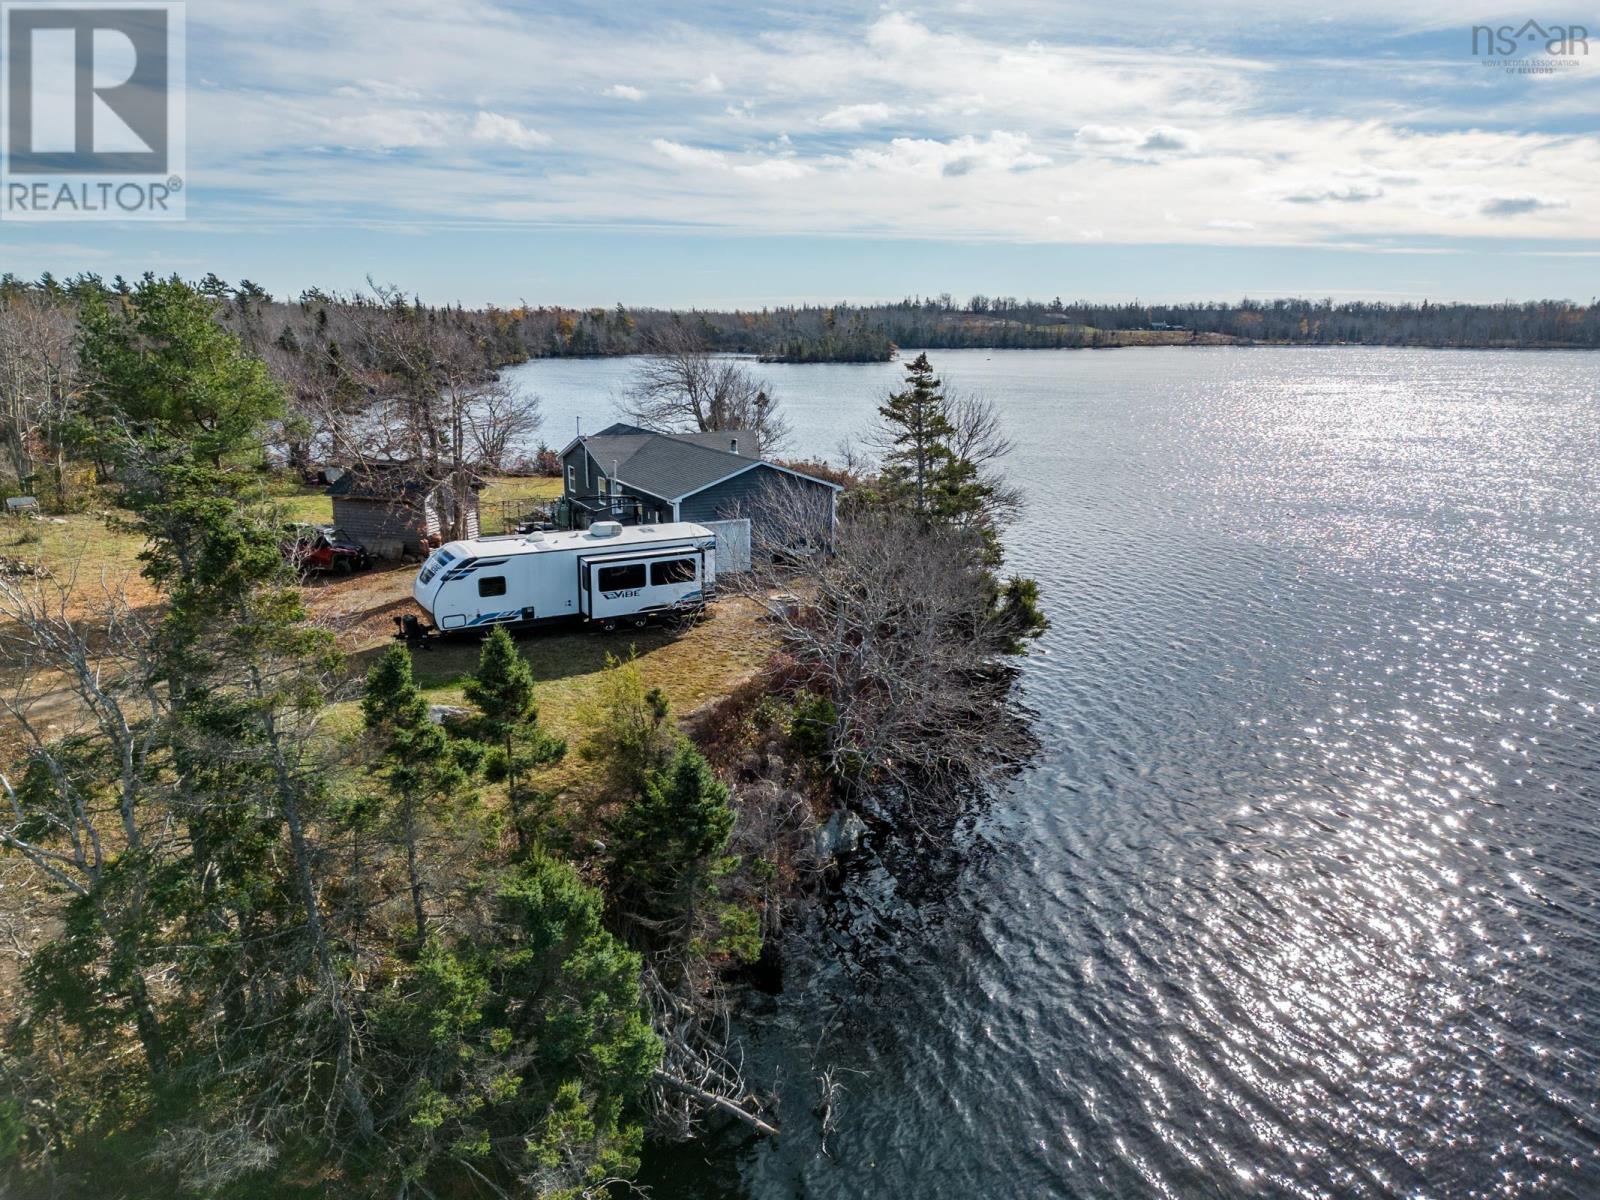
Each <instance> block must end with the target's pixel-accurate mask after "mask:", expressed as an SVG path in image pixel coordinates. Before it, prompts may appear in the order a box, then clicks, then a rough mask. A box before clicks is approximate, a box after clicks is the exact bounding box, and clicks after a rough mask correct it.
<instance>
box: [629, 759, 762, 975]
mask: <svg viewBox="0 0 1600 1200" xmlns="http://www.w3.org/2000/svg"><path fill="white" fill-rule="evenodd" d="M733 821H734V814H733V809H732V807H731V806H730V805H729V803H728V786H727V785H726V784H725V783H723V782H722V781H721V780H719V779H718V778H717V777H716V775H715V773H714V772H713V771H712V770H711V764H710V763H708V762H707V761H706V760H705V757H704V756H703V755H702V754H701V753H700V752H699V751H698V750H696V749H695V748H694V747H693V746H691V745H690V744H689V743H688V742H687V741H683V742H681V743H680V744H679V746H678V748H677V752H676V753H675V754H674V755H673V757H672V760H671V761H670V762H669V763H668V764H667V765H666V766H665V767H663V768H661V769H660V770H658V771H656V772H654V773H653V774H652V775H651V777H650V779H649V780H648V781H647V782H646V784H645V787H644V791H643V792H642V793H641V794H640V795H638V796H636V797H635V798H634V799H633V800H632V801H631V802H630V803H629V804H627V805H626V807H624V809H623V810H622V813H621V814H620V815H619V816H618V817H617V819H616V820H615V821H614V822H613V823H612V826H611V837H612V852H611V854H612V858H611V880H612V884H611V886H612V896H613V899H614V901H615V904H616V908H617V912H618V914H619V916H620V917H621V918H622V920H623V922H624V924H625V925H627V926H628V927H630V928H631V929H633V930H634V931H635V932H636V934H637V937H638V941H639V942H640V943H641V944H643V945H645V946H646V947H647V948H650V949H652V950H666V949H669V948H677V949H684V950H688V951H690V952H692V953H694V954H706V953H718V952H721V953H729V952H731V953H735V954H738V955H740V956H742V957H754V956H755V955H756V954H757V953H759V952H760V937H759V932H758V929H757V927H756V924H755V921H754V917H753V914H750V913H748V912H747V911H745V910H743V909H740V908H739V907H738V906H736V905H731V904H727V903H725V902H724V901H723V900H722V898H721V895H720V888H719V883H720V881H721V880H722V879H723V878H724V877H725V876H726V875H727V874H728V873H729V871H731V870H732V869H733V867H734V866H735V865H736V863H737V860H736V859H735V858H733V857H730V856H729V855H728V854H727V848H728V840H729V838H730V837H731V836H732V833H733Z"/></svg>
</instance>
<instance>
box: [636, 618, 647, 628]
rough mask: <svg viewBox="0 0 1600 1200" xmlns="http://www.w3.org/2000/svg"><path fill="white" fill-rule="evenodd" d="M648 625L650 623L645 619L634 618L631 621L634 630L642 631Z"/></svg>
mask: <svg viewBox="0 0 1600 1200" xmlns="http://www.w3.org/2000/svg"><path fill="white" fill-rule="evenodd" d="M648 624H650V621H649V618H647V617H635V618H634V619H633V627H634V628H635V629H643V628H644V627H645V626H646V625H648Z"/></svg>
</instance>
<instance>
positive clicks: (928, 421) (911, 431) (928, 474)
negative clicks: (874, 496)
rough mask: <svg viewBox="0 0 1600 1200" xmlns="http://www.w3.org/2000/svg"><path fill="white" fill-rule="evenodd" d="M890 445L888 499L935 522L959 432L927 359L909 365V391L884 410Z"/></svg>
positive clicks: (882, 484) (885, 481)
mask: <svg viewBox="0 0 1600 1200" xmlns="http://www.w3.org/2000/svg"><path fill="white" fill-rule="evenodd" d="M878 415H879V416H880V417H881V418H882V420H883V428H884V434H885V437H886V440H887V446H886V448H885V454H884V462H883V470H882V472H881V473H880V474H879V477H878V488H879V492H880V494H881V496H882V498H883V499H884V500H885V501H887V502H888V503H889V504H891V505H894V506H895V507H897V508H904V509H908V510H909V511H911V512H912V513H914V514H915V515H916V516H917V517H918V518H919V519H920V520H922V521H924V522H927V521H930V520H932V519H933V517H934V515H935V513H936V511H937V506H938V501H939V490H940V487H941V481H942V480H943V478H944V477H945V475H946V473H947V472H949V470H950V469H951V466H952V458H953V455H952V452H951V449H950V444H951V442H952V440H953V439H954V437H955V429H954V428H953V427H952V426H951V424H950V421H949V419H948V418H947V417H946V415H945V399H944V391H943V385H942V384H941V383H940V381H939V380H938V379H937V378H936V377H935V376H934V373H933V365H932V364H931V363H930V362H929V361H928V356H927V355H926V354H919V355H917V357H916V358H915V359H913V360H912V361H911V362H910V363H908V364H907V365H906V388H905V390H904V391H901V392H894V393H892V394H891V395H890V396H889V398H888V399H887V400H886V401H885V402H884V403H883V404H882V405H880V406H879V408H878Z"/></svg>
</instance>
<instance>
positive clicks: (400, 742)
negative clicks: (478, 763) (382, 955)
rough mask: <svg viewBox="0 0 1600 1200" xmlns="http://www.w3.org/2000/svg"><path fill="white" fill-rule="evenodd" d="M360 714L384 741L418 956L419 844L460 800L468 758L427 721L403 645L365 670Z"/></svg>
mask: <svg viewBox="0 0 1600 1200" xmlns="http://www.w3.org/2000/svg"><path fill="white" fill-rule="evenodd" d="M361 712H362V715H363V716H364V717H365V718H366V725H367V729H368V730H369V731H370V732H372V733H374V734H377V735H378V736H379V737H381V738H382V739H383V760H382V769H383V771H384V774H385V777H386V778H385V781H386V783H387V784H388V787H389V792H390V794H391V796H392V797H393V799H394V806H393V810H392V812H391V814H390V817H391V822H390V823H391V825H392V827H393V830H394V833H395V836H396V838H397V839H398V841H399V842H400V845H401V846H402V847H403V848H404V850H405V856H406V879H407V884H408V886H409V890H410V893H411V913H412V921H413V923H414V925H415V930H416V933H415V939H414V945H415V949H416V952H417V953H418V954H421V953H422V948H423V946H424V945H425V944H426V942H427V940H428V919H427V912H426V909H425V906H424V904H423V892H424V883H423V877H422V869H421V864H420V861H419V859H420V855H421V850H422V844H423V842H424V841H425V840H427V838H428V837H429V836H430V834H431V833H432V831H433V830H434V829H436V828H437V827H438V826H439V825H440V824H441V823H446V822H447V821H448V818H449V817H450V815H451V810H452V809H453V808H454V807H455V806H456V804H457V803H458V802H459V801H460V800H461V799H462V794H463V793H464V792H465V791H466V788H467V785H468V784H469V782H470V781H471V776H470V774H469V772H468V770H467V767H466V764H467V763H469V762H470V761H471V756H470V755H469V754H464V753H463V752H462V750H463V748H462V747H461V746H458V745H456V744H453V739H452V738H451V737H450V735H449V734H448V733H447V732H446V731H445V729H444V727H443V726H442V725H438V724H435V723H434V722H433V720H432V719H431V717H430V715H429V711H428V701H427V698H426V697H425V696H424V695H423V694H422V689H421V688H419V687H418V686H417V682H416V678H415V676H414V675H413V674H412V663H411V652H410V651H408V650H407V649H406V648H405V647H403V646H391V647H390V648H389V649H388V650H387V651H386V652H385V653H384V655H383V657H382V658H380V659H379V660H378V662H377V665H375V666H374V667H373V668H372V670H371V671H369V672H368V673H367V686H366V691H365V693H364V695H363V696H362V700H361Z"/></svg>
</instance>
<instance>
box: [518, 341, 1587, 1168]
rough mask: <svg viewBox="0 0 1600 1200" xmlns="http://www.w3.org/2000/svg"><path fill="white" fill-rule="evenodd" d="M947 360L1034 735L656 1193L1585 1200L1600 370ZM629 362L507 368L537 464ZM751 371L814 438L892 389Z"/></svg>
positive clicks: (761, 1031)
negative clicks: (969, 394)
mask: <svg viewBox="0 0 1600 1200" xmlns="http://www.w3.org/2000/svg"><path fill="white" fill-rule="evenodd" d="M931 357H932V359H933V363H934V366H935V367H936V368H937V369H938V370H939V371H940V373H941V374H942V375H944V377H945V378H946V380H947V381H950V382H953V383H954V384H955V385H957V386H958V387H961V388H964V389H968V390H972V391H978V392H982V393H984V394H985V395H987V396H989V397H990V398H991V399H993V400H994V401H995V402H996V404H997V405H998V407H999V409H1000V412H1001V413H1002V415H1003V417H1004V420H1005V422H1006V425H1007V427H1008V428H1009V430H1010V433H1011V435H1012V437H1013V438H1014V439H1015V440H1016V443H1017V449H1016V452H1015V453H1014V455H1013V456H1012V458H1011V460H1010V462H1009V470H1010V473H1011V474H1012V476H1013V477H1014V478H1015V479H1016V480H1017V481H1018V482H1019V483H1021V484H1022V485H1023V486H1024V487H1025V489H1026V491H1027V494H1028V499H1029V508H1028V511H1027V514H1026V516H1025V518H1024V519H1023V520H1022V521H1021V522H1019V524H1018V525H1017V527H1016V528H1015V529H1014V530H1012V531H1011V533H1010V534H1009V536H1008V539H1007V543H1008V546H1009V552H1010V565H1011V566H1012V567H1014V568H1015V569H1016V570H1019V571H1021V572H1025V573H1027V574H1031V575H1034V576H1036V577H1037V578H1038V580H1039V582H1040V584H1041V586H1042V588H1043V592H1044V603H1045V606H1046V609H1047V611H1048V613H1049V616H1050V619H1051V621H1052V627H1051V630H1050V632H1049V634H1048V635H1047V636H1046V637H1045V638H1044V639H1043V641H1042V642H1041V643H1040V645H1039V647H1038V649H1037V651H1036V652H1035V653H1034V654H1033V655H1032V656H1031V657H1030V658H1029V659H1028V660H1027V663H1026V666H1025V671H1024V695H1025V699H1026V701H1027V703H1028V704H1029V705H1030V706H1031V707H1032V708H1033V709H1034V710H1035V711H1036V712H1037V714H1038V716H1037V729H1038V733H1039V736H1040V738H1041V741H1042V743H1043V750H1042V752H1041V754H1040V755H1039V757H1038V759H1037V761H1036V762H1035V763H1034V765H1033V766H1032V767H1031V768H1030V769H1029V770H1028V771H1027V772H1025V773H1024V774H1023V775H1022V776H1021V777H1020V778H1018V779H1017V780H1016V782H1015V784H1014V786H1012V787H1011V788H1009V789H1008V790H1007V791H1005V792H1004V793H1003V794H1002V795H1000V796H998V797H997V798H996V799H995V801H994V803H993V804H992V805H991V806H990V807H989V808H988V809H987V810H986V811H984V812H983V813H982V814H980V815H979V816H978V817H976V818H975V819H974V821H973V822H972V824H971V828H970V829H969V830H968V831H967V834H966V839H967V845H966V847H965V850H966V854H965V856H964V858H963V861H962V863H961V864H960V865H959V866H954V867H951V868H949V869H948V870H945V871H942V872H938V873H935V874H934V875H933V876H932V877H926V878H918V877H916V876H915V875H914V874H912V873H909V872H907V871H906V870H905V869H904V868H903V867H902V866H900V865H899V864H897V863H895V862H894V861H892V860H891V861H878V860H876V859H869V860H868V861H866V862H864V863H862V864H861V866H860V869H859V870H858V871H857V872H856V873H855V874H854V875H853V876H852V878H851V881H850V883H849V884H848V886H847V887H846V888H845V889H844V892H843V894H841V895H840V896H838V897H836V898H835V899H833V900H832V901H831V902H830V903H829V904H828V905H827V906H826V907H825V908H823V909H822V910H820V911H818V912H817V913H815V914H814V915H813V917H812V918H811V920H810V925H811V926H812V927H813V928H811V929H810V931H809V936H808V937H806V938H805V939H804V940H803V942H802V943H801V945H802V946H803V947H805V948H804V949H802V950H799V951H797V952H796V953H795V954H794V955H792V956H791V958H790V960H789V962H788V964H787V968H786V975H785V990H784V992H783V994H782V995H780V996H777V997H773V998H767V999H762V1000H761V1001H760V1002H759V1003H756V1004H755V1005H753V1006H752V1009H751V1011H750V1013H749V1015H748V1017H747V1019H746V1023H745V1024H746V1028H745V1032H746V1035H747V1037H748V1039H749V1058H748V1061H747V1068H748V1073H749V1074H750V1075H751V1076H752V1077H753V1078H755V1079H757V1080H758V1081H760V1082H761V1083H763V1084H764V1085H765V1086H767V1087H769V1088H773V1089H775V1090H776V1091H777V1092H778V1094H779V1095H780V1096H781V1098H782V1109H781V1112H780V1119H781V1121H782V1123H783V1125H784V1128H785V1134H784V1137H783V1138H782V1140H781V1141H780V1142H777V1143H757V1142H752V1141H749V1140H747V1139H745V1138H744V1137H742V1136H741V1135H738V1134H733V1135H728V1136H727V1137H725V1139H724V1140H722V1141H720V1142H717V1143H714V1144H712V1145H711V1146H709V1147H708V1146H703V1145H702V1146H695V1147H692V1148H690V1149H687V1150H680V1151H674V1152H670V1153H656V1154H653V1155H652V1157H651V1160H650V1163H649V1166H648V1176H649V1181H650V1182H651V1183H652V1184H653V1185H654V1189H655V1190H654V1195H655V1196H656V1197H657V1200H667V1198H670V1197H713V1196H714V1197H733V1196H749V1197H755V1198H760V1200H767V1198H774V1200H775V1198H778V1197H785V1198H789V1197H799V1196H813V1197H863V1198H865V1197H908V1198H909V1197H915V1198H917V1200H930V1198H944V1197H949V1198H951V1200H957V1198H959V1200H971V1198H974V1197H1046V1196H1050V1197H1054V1196H1062V1197H1104V1196H1116V1197H1135V1196H1158V1197H1191V1196H1217V1197H1236V1196H1237V1197H1246V1196H1248V1197H1265V1196H1286V1197H1379V1196H1407V1197H1412V1196H1416V1197H1421V1196H1439V1197H1446V1196H1448V1197H1476V1196H1482V1197H1519V1196H1533V1195H1539V1196H1547V1195H1554V1196H1563V1195H1568V1196H1594V1195H1600V908H1597V904H1600V512H1597V501H1600V403H1597V392H1600V357H1597V356H1586V355H1583V354H1580V353H1495V352H1449V351H1445V352H1436V351H1408V350H1396V349H1358V348H1348V349H1344V348H1340V349H1238V348H1219V349H1149V350H1116V351H1101V352H1086V351H1078V352H1048V351H1013V352H1004V351H992V352H991V351H942V352H935V353H934V354H932V355H931ZM631 369H632V366H631V364H630V363H628V362H627V361H626V360H610V361H554V360H552V361H541V362H535V363H532V364H529V365H527V366H524V367H519V368H516V369H515V370H514V371H513V372H511V376H512V378H514V379H515V380H516V381H517V382H518V383H519V385H520V386H523V387H526V388H531V389H532V390H534V391H536V392H538V393H539V394H540V395H541V396H542V397H543V398H544V400H545V406H546V408H545V410H546V413H547V426H546V428H547V430H548V435H547V436H548V439H549V440H550V441H551V442H552V443H554V444H556V445H557V446H559V445H561V444H563V443H564V442H565V441H566V440H568V438H569V437H570V436H571V430H572V428H573V424H574V417H575V416H576V415H578V414H580V413H581V414H582V415H583V417H584V422H585V424H584V428H585V429H586V430H588V431H591V432H592V431H595V430H598V429H599V428H600V427H602V426H603V425H604V424H607V423H609V422H610V421H611V420H613V419H616V418H615V414H614V413H613V412H612V411H611V409H610V397H611V396H612V395H613V394H615V393H619V392H620V391H621V389H622V388H623V387H624V386H625V384H626V381H627V378H628V375H629V373H630V371H631ZM758 369H759V370H760V372H761V373H762V374H764V375H765V376H766V377H767V378H768V379H770V380H771V382H772V385H773V389H774V391H775V392H776V394H777V395H778V396H779V397H780V398H781V399H782V401H783V404H784V406H785V409H786V410H787V412H788V415H789V417H790V419H791V421H792V422H793V424H794V426H795V438H794V442H793V445H792V447H791V450H792V451H793V452H794V453H796V454H799V455H812V454H822V455H826V454H830V453H832V452H833V451H834V450H835V448H836V447H837V446H838V444H839V442H840V441H841V439H842V438H844V437H846V436H847V435H850V434H853V433H854V434H859V433H860V431H861V430H862V429H863V428H864V427H865V426H866V425H867V424H868V422H869V421H870V419H871V417H872V414H873V406H874V403H875V401H876V400H877V399H878V398H879V397H880V396H881V395H882V394H883V393H884V392H885V391H886V390H887V389H888V388H890V387H891V386H893V385H894V384H895V383H896V382H897V380H898V379H899V377H900V375H901V367H900V365H899V364H883V365H868V366H856V365H817V366H810V365H808V366H788V365H772V366H760V367H759V368H758ZM829 1065H831V1066H833V1067H834V1068H835V1070H836V1071H837V1073H838V1075H837V1077H838V1078H839V1080H840V1081H841V1082H842V1083H843V1085H844V1087H845V1095H844V1098H843V1100H842V1102H841V1104H840V1106H839V1109H838V1118H839V1129H838V1131H837V1133H836V1134H835V1135H834V1136H833V1137H832V1138H831V1139H830V1140H829V1143H828V1146H827V1151H828V1152H827V1153H823V1152H822V1150H821V1147H820V1146H819V1138H818V1131H817V1129H816V1121H815V1119H814V1118H813V1117H812V1116H811V1107H812V1105H813V1104H814V1103H815V1102H816V1099H817V1094H818V1093H817V1084H816V1082H815V1075H816V1073H817V1072H818V1071H819V1070H821V1069H822V1068H823V1067H826V1066H829Z"/></svg>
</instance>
